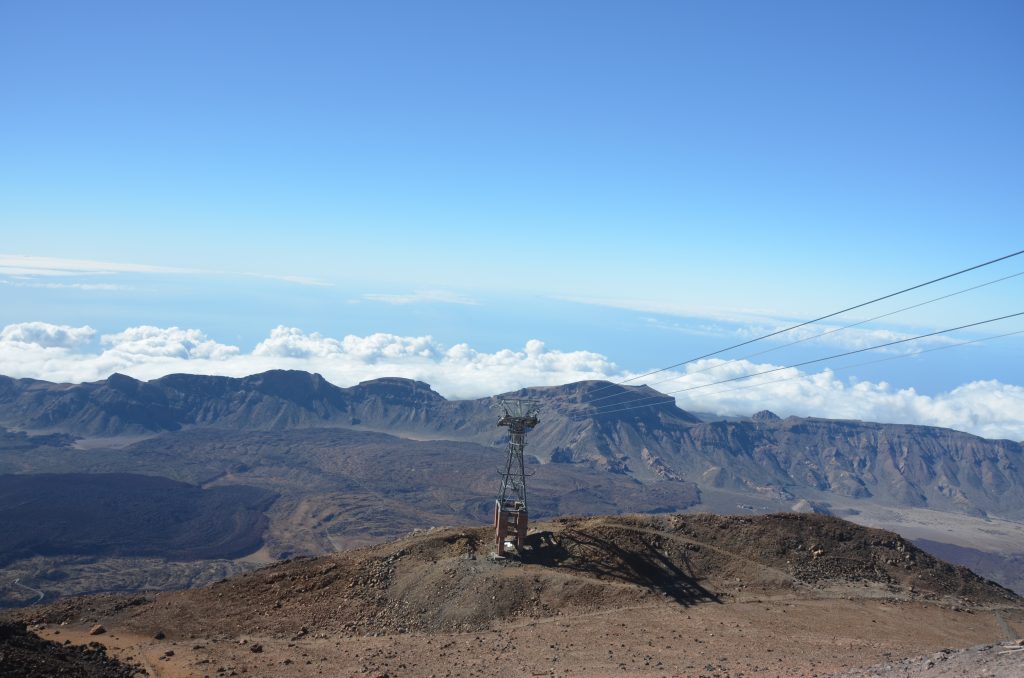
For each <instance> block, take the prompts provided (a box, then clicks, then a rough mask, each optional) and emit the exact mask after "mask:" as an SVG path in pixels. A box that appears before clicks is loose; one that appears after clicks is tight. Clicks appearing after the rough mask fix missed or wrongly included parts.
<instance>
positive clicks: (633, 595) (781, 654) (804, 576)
mask: <svg viewBox="0 0 1024 678" xmlns="http://www.w3.org/2000/svg"><path fill="white" fill-rule="evenodd" d="M490 534H491V533H490V531H489V530H488V529H487V528H479V529H475V530H463V529H458V528H451V529H443V530H429V531H425V532H422V533H417V534H415V535H411V536H409V537H407V538H405V539H402V540H398V541H395V542H391V543H388V544H381V545H378V546H373V547H369V548H365V549H357V550H354V551H347V552H344V553H338V554H334V555H331V556H325V557H322V558H315V559H296V560H292V561H289V562H282V563H278V564H275V565H271V566H269V567H267V568H264V569H262V570H259V571H257V572H252V573H248V574H244V575H241V576H238V577H234V578H232V579H229V580H225V581H223V582H219V583H216V584H214V585H212V586H209V587H207V588H203V589H194V590H188V591H179V592H169V593H161V594H156V595H127V594H113V595H102V596H91V597H86V598H77V599H67V600H62V601H57V602H56V603H53V604H51V605H49V606H40V607H38V608H25V609H23V610H21V611H19V612H18V615H19V616H20V617H21V618H22V619H24V620H25V621H29V622H33V623H38V622H42V628H38V627H37V628H38V632H39V633H40V634H41V635H42V636H43V637H44V638H47V639H52V640H55V641H58V642H64V641H65V640H69V641H71V642H72V643H75V644H80V643H83V642H87V641H89V640H93V641H95V640H100V641H101V642H103V643H104V644H105V645H106V646H107V647H108V648H109V651H110V653H111V654H112V655H113V656H115V657H118V658H122V659H124V660H125V661H128V662H135V663H139V664H141V665H142V666H143V667H144V668H146V670H147V671H148V672H149V673H150V674H151V675H154V676H161V677H168V678H177V677H179V676H197V677H201V676H210V677H215V676H217V677H219V676H242V675H244V676H285V677H287V676H378V677H380V676H388V677H389V678H394V677H396V676H437V677H440V676H490V675H494V674H496V673H501V674H502V675H511V676H564V675H570V676H572V675H575V676H612V675H615V676H627V675H628V676H717V677H724V676H732V677H739V676H826V675H832V674H836V673H839V674H842V673H848V672H850V671H855V672H858V671H859V672H862V673H863V672H866V671H868V670H869V667H875V668H877V667H883V668H884V667H885V666H889V667H897V666H899V667H904V665H903V664H901V663H900V662H903V660H905V659H906V658H908V657H919V656H924V655H930V654H935V653H940V652H942V651H943V650H944V649H948V650H951V649H954V648H966V647H972V646H978V645H982V644H989V645H992V644H995V643H999V642H1002V641H1011V640H1016V639H1017V638H1020V637H1021V636H1024V602H1022V600H1021V599H1020V597H1019V596H1016V595H1015V594H1013V593H1012V592H1010V591H1007V590H1006V589H1003V588H1002V587H999V586H997V585H995V584H993V583H991V582H987V581H986V580H984V579H981V578H979V577H977V576H975V575H974V574H972V573H971V572H969V571H968V570H965V569H963V568H955V567H953V566H950V565H948V564H945V563H942V562H941V561H938V560H936V559H934V558H932V557H931V556H928V555H927V554H925V553H923V552H922V551H920V550H919V549H917V548H916V547H914V546H913V545H912V544H909V543H908V542H906V541H905V540H903V539H902V538H900V537H898V536H897V535H894V534H892V533H889V532H885V531H882V530H873V529H869V528H864V527H861V526H857V525H854V524H852V523H848V522H845V521H842V520H838V519H835V518H827V517H822V516H813V515H812V516H796V515H793V514H778V515H774V516H760V517H749V518H748V517H723V516H713V515H707V514H704V515H676V516H663V517H649V516H648V517H643V516H615V517H599V518H585V519H558V520H555V521H550V522H547V523H541V524H538V525H537V526H536V527H535V531H534V532H532V533H531V535H530V536H529V537H528V538H527V544H526V546H525V548H524V550H523V552H522V554H521V556H520V558H518V559H514V560H506V561H495V560H493V559H492V558H491V557H490V556H489V551H490V550H491V549H492V548H493V544H491V542H490V539H491V536H490ZM96 623H101V624H102V625H103V626H104V627H105V629H106V631H105V633H103V634H101V635H99V636H94V637H91V636H89V635H88V633H89V629H90V628H91V627H92V626H93V625H94V624H96ZM948 654H949V655H950V656H952V655H953V653H952V652H950V653H948ZM944 656H945V655H944ZM958 656H959V655H958ZM965 656H968V655H965ZM979 656H980V655H979ZM1000 657H1001V655H1000ZM907 666H909V669H908V670H911V669H913V670H916V669H914V667H915V666H918V665H917V664H914V665H907ZM949 666H952V664H949ZM875 668H870V670H875ZM904 668H905V667H904ZM894 670H895V669H894ZM854 675H856V674H854ZM879 675H886V674H879ZM893 675H914V674H913V673H904V674H898V673H897V674H893ZM966 675H972V674H970V673H967V674H966ZM979 675H981V674H979ZM996 675H999V674H996ZM1011 675H1012V674H1011Z"/></svg>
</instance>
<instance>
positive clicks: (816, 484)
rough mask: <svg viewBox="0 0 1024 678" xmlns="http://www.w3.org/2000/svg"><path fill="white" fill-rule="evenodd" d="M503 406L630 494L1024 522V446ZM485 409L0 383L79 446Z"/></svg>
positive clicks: (672, 409)
mask: <svg viewBox="0 0 1024 678" xmlns="http://www.w3.org/2000/svg"><path fill="white" fill-rule="evenodd" d="M506 395H508V396H511V397H520V398H533V399H536V400H538V401H539V402H540V403H541V406H542V408H543V409H542V411H543V426H540V427H538V428H537V429H536V430H535V431H534V432H533V433H532V434H531V438H530V448H529V450H528V451H529V452H531V453H533V454H534V455H535V456H536V458H537V459H538V460H539V461H540V462H542V463H549V462H550V463H554V464H576V465H586V466H589V467H592V468H595V469H598V470H604V471H608V472H611V473H613V474H618V475H623V476H627V477H629V478H634V479H636V480H638V481H640V482H641V483H647V482H652V481H656V480H683V479H685V480H688V481H691V482H697V483H698V484H700V485H701V486H703V487H708V488H718V489H723V490H729V491H738V492H745V493H752V494H754V495H758V496H762V497H769V498H775V499H777V500H781V501H786V500H790V499H795V498H797V497H800V496H805V495H808V494H811V495H813V494H814V493H827V494H832V495H835V496H839V497H847V498H852V499H871V500H873V501H875V502H880V503H884V504H889V505H894V506H914V507H928V508H934V509H939V510H951V511H959V512H966V513H972V514H977V515H984V514H987V513H993V514H995V515H999V516H1003V517H1009V518H1015V519H1020V518H1024V446H1022V445H1021V443H1018V442H1014V441H1009V440H986V439H984V438H980V437H978V436H974V435H971V434H968V433H962V432H959V431H953V430H950V429H942V428H935V427H928V426H909V425H901V424H878V423H870V422H861V421H840V420H828V419H815V418H800V417H789V418H787V419H780V418H779V417H776V416H775V415H773V414H771V413H770V412H767V411H766V412H762V413H759V414H758V415H756V416H754V417H752V418H750V419H749V420H740V421H735V420H734V421H712V422H702V421H701V420H700V419H698V418H697V417H696V416H694V415H692V414H690V413H688V412H685V411H683V410H681V409H679V408H678V407H676V406H675V405H674V404H673V403H672V402H671V401H670V399H666V398H660V397H656V396H657V395H658V394H657V393H656V392H655V391H653V390H651V389H649V388H648V387H629V386H621V385H614V384H609V383H607V382H595V381H588V382H578V383H574V384H566V385H564V386H554V387H541V388H529V389H522V390H520V391H517V392H515V393H511V394H506ZM652 398H653V399H652ZM496 403H497V397H490V398H482V399H477V400H455V401H451V400H447V399H445V398H444V397H442V396H441V395H440V394H438V393H436V392H435V391H433V390H431V389H430V387H429V386H428V385H427V384H424V383H422V382H417V381H411V380H407V379H397V378H386V379H376V380H372V381H368V382H364V383H361V384H358V385H356V386H353V387H350V388H339V387H337V386H334V385H332V384H330V383H328V382H327V381H326V380H324V379H323V377H321V376H320V375H318V374H309V373H307V372H296V371H271V372H265V373H263V374H257V375H253V376H250V377H245V378H241V379H236V378H228V377H210V376H198V375H184V374H176V375H170V376H167V377H163V378H161V379H155V380H152V381H148V382H141V381H137V380H135V379H132V378H131V377H127V376H124V375H119V374H115V375H112V376H111V377H110V378H109V379H106V380H104V381H100V382H95V383H88V384H52V383H48V382H42V381H36V380H30V379H11V378H8V377H0V426H6V427H7V428H9V429H14V430H21V431H29V432H45V433H54V432H60V433H67V434H72V435H74V436H80V437H87V438H88V437H93V438H111V437H116V436H135V437H146V436H154V435H158V434H167V433H171V432H176V431H183V430H194V429H216V430H220V431H244V432H252V431H283V430H295V429H310V428H354V429H358V430H365V431H376V432H384V433H388V434H391V435H396V436H404V437H408V438H412V439H416V440H430V439H433V440H452V441H462V442H471V443H477V444H481V445H485V446H489V447H500V446H501V445H502V442H503V433H504V431H503V430H502V429H499V428H497V427H496V426H495V419H496V416H495V405H496ZM631 403H636V404H639V405H642V406H640V407H638V406H636V405H631ZM620 404H621V405H622V407H617V405H620ZM609 408H610V409H609Z"/></svg>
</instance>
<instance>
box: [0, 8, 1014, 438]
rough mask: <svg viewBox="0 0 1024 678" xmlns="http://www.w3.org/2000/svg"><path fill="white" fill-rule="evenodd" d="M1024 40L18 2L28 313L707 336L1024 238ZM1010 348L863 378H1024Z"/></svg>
mask: <svg viewBox="0 0 1024 678" xmlns="http://www.w3.org/2000/svg"><path fill="white" fill-rule="evenodd" d="M1022 35H1024V4H1022V3H1020V2H997V1H987V2H983V3H976V2H967V1H964V2H934V1H928V2H899V3H892V2H858V3H822V2H772V3H766V2H681V1H680V2H648V3H626V2H619V3H611V2H559V3H540V2H536V3H479V2H458V3H456V2H431V3H425V2H407V3H403V2H387V3H382V2H376V3H370V2H365V3H356V2H352V3H340V2H322V3H320V2H292V3H280V2H278V3H270V2H216V3H209V2H166V3H137V2H123V3H114V2H90V3H81V2H67V3H61V2H6V3H3V4H0V92H2V100H3V103H2V105H0V232H2V239H0V255H3V256H5V257H6V258H5V259H2V260H0V282H2V283H3V284H2V285H0V295H2V298H3V304H2V305H0V325H9V326H15V325H17V324H19V323H29V322H41V323H49V324H51V325H54V326H68V327H82V326H86V325H88V326H89V327H91V328H94V329H95V330H96V334H95V336H93V338H92V340H91V341H93V342H94V347H93V348H94V349H95V350H97V351H99V350H102V348H96V346H98V345H99V344H98V343H97V342H100V339H99V337H100V336H101V335H102V334H108V335H109V334H114V333H118V332H121V331H123V330H125V329H128V328H132V327H137V326H140V325H152V326H154V327H157V328H169V327H180V328H183V329H195V330H198V331H201V332H203V333H205V335H206V336H208V337H210V338H211V340H215V341H217V342H219V343H223V344H226V345H232V346H238V347H239V348H240V351H241V352H242V353H248V352H250V351H251V350H252V349H253V347H254V346H256V345H257V344H258V343H259V342H262V341H263V340H265V339H267V337H268V336H269V334H270V331H271V329H272V328H274V327H276V326H278V325H283V326H285V327H293V328H298V329H301V330H302V331H303V332H306V333H310V332H320V333H322V335H323V336H326V337H333V338H337V339H341V338H342V337H344V336H346V335H350V334H351V335H356V336H359V337H366V336H368V335H371V334H373V333H378V332H384V333H392V334H395V335H396V336H402V337H420V336H426V335H430V336H432V337H434V338H435V340H437V341H438V342H440V343H441V344H443V346H444V348H445V350H447V348H449V347H451V346H454V345H456V344H459V343H462V342H465V343H468V344H469V345H471V346H472V347H473V349H475V350H479V351H484V352H487V353H488V355H491V354H496V353H495V352H497V351H499V350H500V349H502V348H509V349H513V350H517V351H522V350H523V347H524V346H525V342H526V341H527V340H529V339H539V340H542V341H544V342H546V344H547V346H548V347H549V348H550V349H556V348H557V349H558V350H560V351H565V352H580V351H590V352H596V353H598V354H600V355H601V356H604V357H605V358H607V359H608V360H609V361H610V362H612V363H614V365H615V369H616V370H626V371H629V370H633V371H641V370H644V369H647V368H650V367H654V366H658V365H661V364H665V363H667V362H671V361H673V360H676V359H683V358H686V357H690V356H691V355H698V354H699V353H700V352H702V351H703V349H705V348H711V347H720V346H722V345H728V343H732V341H731V340H732V339H733V338H735V337H736V336H741V335H744V333H745V332H746V333H749V332H751V331H754V330H752V329H751V328H760V327H768V328H771V327H776V326H777V325H775V324H773V323H777V322H783V321H784V320H785V319H789V318H805V317H811V316H815V315H819V314H821V313H826V312H829V311H832V310H835V309H837V308H841V307H844V306H847V305H849V304H852V303H856V302H858V301H862V300H864V299H868V298H871V297H874V296H877V295H879V294H883V293H885V292H888V291H891V290H894V289H898V288H901V287H904V286H906V285H909V284H913V283H915V282H919V281H921V280H925V279H928V278H931V277H935V276H937V275H942V274H944V273H947V272H950V271H953V270H956V269H958V268H961V267H963V266H966V265H970V264H974V263H977V262H980V261H984V260H986V259H989V258H992V257H995V256H999V255H1001V254H1006V253H1008V252H1011V251H1015V250H1018V249H1021V248H1024V236H1022V233H1024V228H1022V222H1024V190H1022V187H1024V135H1022V132H1021V130H1022V122H1021V121H1024V40H1022V39H1021V36H1022ZM67 259H75V260H79V261H78V262H77V263H74V264H71V263H69V262H67V261H65V260H67ZM1015 261H1016V263H1015V262H1009V263H1007V264H1005V265H1003V266H1001V267H999V268H998V270H995V269H993V270H991V271H986V272H984V273H983V274H978V275H976V276H974V277H972V278H970V279H969V280H966V279H965V280H963V281H958V282H957V283H956V284H952V285H949V286H947V287H944V288H942V289H941V290H935V291H934V295H933V296H937V295H938V294H940V293H942V292H949V291H954V290H956V289H958V285H959V286H960V287H964V286H967V285H969V284H972V283H979V282H984V281H986V280H989V279H992V278H995V277H998V276H1000V275H1009V274H1012V273H1015V272H1019V271H1021V270H1024V257H1021V258H1019V259H1018V260H1015ZM95 262H102V265H101V264H97V263H95ZM170 269H174V270H170ZM246 274H255V275H246ZM1022 280H1024V278H1017V279H1013V280H1010V281H1007V282H1005V283H1001V284H999V285H993V286H992V287H991V288H986V289H985V290H984V291H981V292H978V293H975V294H973V295H972V296H971V297H970V298H967V297H966V296H965V298H964V299H962V300H960V301H959V302H958V303H956V304H953V305H951V306H948V305H941V304H935V305H932V306H929V307H926V308H923V309H920V310H918V311H916V312H915V314H911V315H907V316H902V315H901V316H898V317H894V318H892V319H891V320H889V321H887V322H885V323H880V324H875V325H872V326H871V327H873V328H874V329H876V330H878V331H883V330H884V331H894V332H895V331H901V332H902V331H914V330H916V329H921V328H924V329H925V330H928V329H941V328H943V327H948V326H952V325H955V324H961V323H962V322H970V321H973V320H977V319H981V318H986V317H991V316H994V315H1000V314H1003V313H1009V312H1014V311H1019V310H1024V305H1022V301H1021V300H1022V299H1024V283H1022ZM961 283H962V284H961ZM926 298H929V297H928V295H924V296H920V297H917V298H916V299H915V300H921V299H926ZM581 301H587V302H592V303H587V304H583V303H580V302H581ZM907 303H911V302H910V301H908V302H907ZM1018 306H1020V308H1018ZM890 308H895V307H890ZM866 315H867V314H864V315H861V316H858V317H866ZM910 328H912V329H910ZM1022 328H1024V323H1021V322H1018V324H1017V325H1016V326H1013V327H1011V326H1008V325H1007V326H1000V327H998V328H992V331H993V332H996V331H1010V330H1015V329H1022ZM12 332H14V334H10V333H9V334H10V336H15V335H17V332H15V331H14V330H12ZM17 336H21V335H17ZM48 336H49V335H48ZM972 336H973V335H972ZM22 338H24V337H22ZM1015 341H1016V342H1017V343H1013V342H1015ZM1007 342H1009V343H1004V344H1003V345H1004V346H1008V347H1009V348H1005V349H1003V352H1002V353H1000V350H999V349H996V348H992V349H991V350H990V349H989V348H988V347H986V348H985V349H984V350H976V351H975V350H974V349H973V348H972V349H964V351H960V350H952V351H949V352H943V353H944V354H945V353H948V356H949V357H945V358H943V360H942V362H941V364H940V365H941V366H940V367H938V368H937V367H936V366H935V363H931V364H930V367H929V368H928V369H922V370H916V371H915V370H914V369H912V368H911V367H907V366H905V365H900V366H898V365H897V363H898V362H899V361H897V363H892V364H891V365H889V366H886V367H885V368H884V370H883V369H881V368H871V369H870V370H867V371H864V372H863V374H864V375H865V376H863V377H862V378H867V379H872V380H875V381H880V380H887V381H890V382H892V383H894V384H895V385H896V386H898V387H915V388H917V389H919V390H921V391H922V392H928V393H933V394H939V393H946V392H949V391H951V389H953V388H955V387H956V386H958V385H961V384H966V383H969V382H973V381H977V380H991V379H998V380H1000V381H1001V382H1004V383H1018V384H1019V383H1022V382H1024V374H1022V373H1021V372H1020V371H1019V368H1014V367H1012V366H1009V363H1011V362H1012V360H1011V359H1012V357H1013V356H1014V355H1016V351H1017V350H1018V349H1019V348H1020V347H1021V346H1022V344H1021V343H1020V342H1019V341H1018V340H1016V339H1013V338H1011V339H1008V340H1007ZM22 343H25V342H22ZM29 343H31V342H29ZM44 343H45V342H44ZM40 345H42V344H40ZM105 345H106V346H107V347H108V348H109V347H111V346H116V345H115V344H112V343H110V342H108V343H107V344H105ZM992 346H995V344H993V345H992ZM43 347H44V348H55V347H53V346H43ZM65 348H67V347H65ZM970 351H973V352H970ZM808 355H811V353H807V352H804V353H801V354H799V355H797V356H795V357H794V360H795V359H796V358H799V357H805V356H808ZM815 355H817V354H815ZM954 355H961V356H962V355H970V356H971V357H970V358H969V359H967V358H956V357H953V356H954ZM730 357H731V356H730ZM773 359H774V358H773ZM112 364H114V365H115V366H121V367H124V365H122V364H121V363H112ZM11 365H12V364H11V363H0V367H3V368H5V369H4V370H0V371H7V372H8V373H10V372H12V371H16V370H13V369H11V368H10V366H11ZM15 366H16V365H15ZM129 367H131V365H128V367H126V368H125V369H128V368H129ZM99 369H100V368H96V370H99ZM119 369H120V367H119ZM139 369H141V368H139ZM154 369H156V368H154ZM210 369H213V368H210ZM238 369H242V368H238ZM96 370H93V371H92V372H88V371H87V372H82V373H81V374H82V375H83V376H88V375H93V376H95V375H98V374H99V372H97V371H96ZM25 371H30V370H27V368H26V370H25ZM37 371H38V374H36V375H35V376H41V377H54V378H71V377H74V376H76V375H78V374H79V372H74V371H71V372H67V373H64V372H60V371H59V370H58V371H56V372H53V373H50V372H47V371H45V370H44V369H42V368H39V370H37ZM129 371H130V370H129ZM64 374H66V375H68V376H63V377H62V376H61V375H64ZM568 374H569V373H567V375H568ZM572 374H576V373H575V372H573V373H572ZM23 376H33V375H29V374H25V375H23ZM425 376H430V375H425ZM529 376H530V375H526V376H524V377H523V378H524V379H525V378H529ZM97 378H98V377H97ZM336 378H338V379H339V380H342V381H344V380H345V379H344V375H343V374H341V373H340V372H339V373H338V374H337V375H336ZM845 378H846V377H845V376H844V379H845ZM503 383H504V382H503ZM459 388H463V389H468V391H474V392H476V391H481V390H486V388H484V386H483V385H481V384H477V385H476V386H475V387H473V388H469V387H466V386H462V387H459ZM452 390H458V388H456V387H454V386H453V387H452ZM468 391H467V392H468ZM808 407H810V406H808ZM815 407H818V406H817V405H815ZM792 409H794V410H798V409H799V406H798V404H797V405H793V406H792ZM811 409H813V408H811ZM826 410H827V407H825V406H821V407H819V408H818V409H816V410H814V411H816V412H824V411H826ZM869 414H870V413H869ZM897 415H898V413H894V414H892V416H897ZM1022 435H1024V434H1022Z"/></svg>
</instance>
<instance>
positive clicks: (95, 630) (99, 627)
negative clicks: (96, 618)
mask: <svg viewBox="0 0 1024 678" xmlns="http://www.w3.org/2000/svg"><path fill="white" fill-rule="evenodd" d="M106 632H107V629H106V628H104V626H103V624H96V625H95V626H93V627H92V628H91V629H89V635H90V636H99V635H102V634H104V633H106Z"/></svg>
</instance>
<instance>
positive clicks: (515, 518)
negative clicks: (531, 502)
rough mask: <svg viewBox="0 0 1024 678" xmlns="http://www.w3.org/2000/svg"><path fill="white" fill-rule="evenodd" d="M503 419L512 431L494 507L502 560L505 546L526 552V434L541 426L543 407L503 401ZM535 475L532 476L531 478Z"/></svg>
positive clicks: (517, 401)
mask: <svg viewBox="0 0 1024 678" xmlns="http://www.w3.org/2000/svg"><path fill="white" fill-rule="evenodd" d="M498 406H499V407H500V408H501V412H502V414H501V417H499V418H498V426H507V427H508V455H507V458H506V461H505V468H504V470H501V469H499V470H498V474H499V475H500V476H501V490H500V492H499V493H498V499H497V501H495V503H494V529H495V537H496V539H497V553H496V555H497V556H498V557H499V558H504V557H505V544H506V542H507V541H508V542H512V543H514V544H515V547H516V549H517V550H521V549H522V548H523V540H525V539H526V530H527V527H528V525H529V514H528V513H527V508H526V475H527V474H526V463H525V462H524V460H523V450H525V449H526V432H527V431H529V430H530V429H532V428H533V427H534V426H536V425H537V422H538V419H537V412H538V411H540V404H539V403H538V402H537V401H535V400H523V399H516V398H502V399H501V400H500V401H499V402H498ZM530 475H532V474H530Z"/></svg>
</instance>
